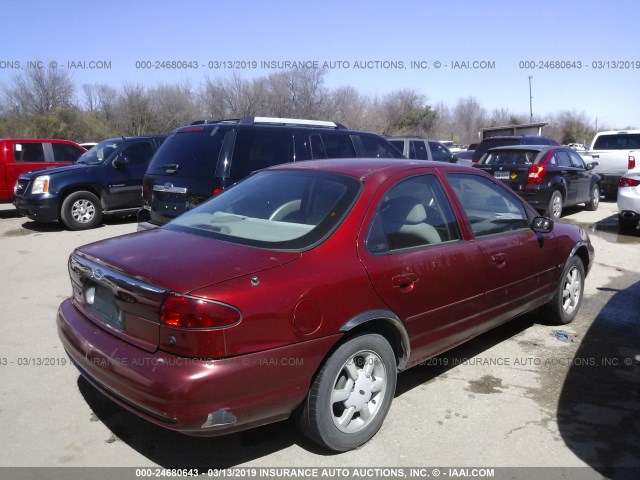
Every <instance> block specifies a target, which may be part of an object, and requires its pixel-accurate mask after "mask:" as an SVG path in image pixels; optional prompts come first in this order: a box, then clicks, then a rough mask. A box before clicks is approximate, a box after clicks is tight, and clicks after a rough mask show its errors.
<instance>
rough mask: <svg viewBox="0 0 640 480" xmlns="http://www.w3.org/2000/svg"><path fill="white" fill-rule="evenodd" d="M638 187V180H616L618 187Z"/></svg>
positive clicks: (639, 182)
mask: <svg viewBox="0 0 640 480" xmlns="http://www.w3.org/2000/svg"><path fill="white" fill-rule="evenodd" d="M638 185H640V180H638V179H636V178H627V177H622V178H621V179H620V180H618V186H619V187H637V186H638Z"/></svg>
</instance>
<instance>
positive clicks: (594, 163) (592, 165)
mask: <svg viewBox="0 0 640 480" xmlns="http://www.w3.org/2000/svg"><path fill="white" fill-rule="evenodd" d="M598 165H600V162H589V163H587V170H593V169H594V167H597V166H598Z"/></svg>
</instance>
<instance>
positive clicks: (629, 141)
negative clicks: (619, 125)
mask: <svg viewBox="0 0 640 480" xmlns="http://www.w3.org/2000/svg"><path fill="white" fill-rule="evenodd" d="M635 148H640V133H616V134H613V135H600V136H599V137H598V139H597V140H596V143H595V145H594V146H593V149H594V150H633V149H635Z"/></svg>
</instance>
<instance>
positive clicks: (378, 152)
mask: <svg viewBox="0 0 640 480" xmlns="http://www.w3.org/2000/svg"><path fill="white" fill-rule="evenodd" d="M359 137H360V140H361V141H362V147H363V149H364V151H363V153H362V155H363V156H364V157H368V158H399V157H400V155H399V154H398V151H397V150H395V149H394V148H393V147H392V146H391V145H390V144H388V143H387V142H386V141H383V140H381V139H379V138H375V137H369V136H368V135H359Z"/></svg>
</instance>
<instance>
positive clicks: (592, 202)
mask: <svg viewBox="0 0 640 480" xmlns="http://www.w3.org/2000/svg"><path fill="white" fill-rule="evenodd" d="M598 205H600V187H598V185H594V186H593V189H592V190H591V196H590V197H589V201H588V202H586V203H585V206H586V208H587V210H589V211H590V212H595V211H596V210H597V209H598Z"/></svg>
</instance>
